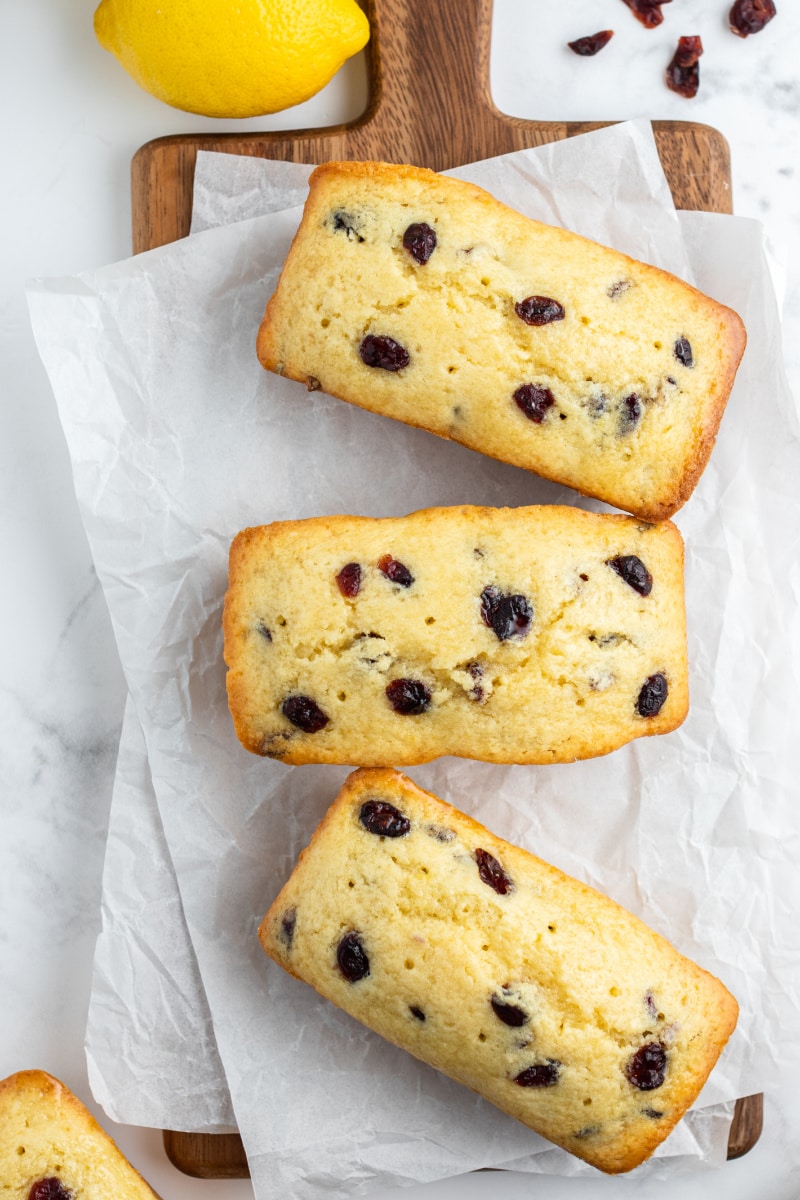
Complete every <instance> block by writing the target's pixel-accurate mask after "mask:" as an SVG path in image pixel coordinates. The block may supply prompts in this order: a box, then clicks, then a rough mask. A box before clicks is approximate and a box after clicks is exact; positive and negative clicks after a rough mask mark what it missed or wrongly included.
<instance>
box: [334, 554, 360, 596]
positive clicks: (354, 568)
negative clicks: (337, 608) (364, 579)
mask: <svg viewBox="0 0 800 1200" xmlns="http://www.w3.org/2000/svg"><path fill="white" fill-rule="evenodd" d="M336 582H337V584H338V586H339V591H340V592H341V593H342V595H343V596H344V597H345V598H346V599H347V600H352V599H353V597H354V596H357V595H358V593H359V592H360V591H361V567H360V565H359V564H358V563H357V562H351V563H347V564H346V566H344V567H342V569H341V571H340V572H339V574H338V575H337V576H336Z"/></svg>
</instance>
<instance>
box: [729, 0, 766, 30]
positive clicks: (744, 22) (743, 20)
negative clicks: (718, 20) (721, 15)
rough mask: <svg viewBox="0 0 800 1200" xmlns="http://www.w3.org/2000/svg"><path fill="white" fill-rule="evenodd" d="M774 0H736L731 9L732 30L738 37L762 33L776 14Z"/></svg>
mask: <svg viewBox="0 0 800 1200" xmlns="http://www.w3.org/2000/svg"><path fill="white" fill-rule="evenodd" d="M775 11H776V10H775V5H774V4H773V2H772V0H736V3H735V4H734V6H733V8H732V9H731V11H730V16H729V21H730V26H731V32H732V33H735V34H736V35H737V37H748V36H749V34H751V33H760V32H761V30H762V29H763V28H764V26H765V25H768V24H769V22H770V21H771V20H772V18H773V17H774V16H775Z"/></svg>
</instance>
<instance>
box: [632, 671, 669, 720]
mask: <svg viewBox="0 0 800 1200" xmlns="http://www.w3.org/2000/svg"><path fill="white" fill-rule="evenodd" d="M667 690H668V689H667V679H666V676H665V675H650V676H648V678H647V679H646V680H645V681H644V683H643V684H642V690H641V691H640V692H639V696H638V699H637V701H636V711H637V712H638V714H639V716H640V717H655V716H656V715H657V714H658V713H660V712H661V709H662V708H663V707H664V702H665V700H666V698H667Z"/></svg>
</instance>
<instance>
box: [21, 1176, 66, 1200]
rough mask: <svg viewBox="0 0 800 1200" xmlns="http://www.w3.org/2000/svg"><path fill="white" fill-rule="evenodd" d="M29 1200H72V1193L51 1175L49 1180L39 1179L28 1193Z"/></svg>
mask: <svg viewBox="0 0 800 1200" xmlns="http://www.w3.org/2000/svg"><path fill="white" fill-rule="evenodd" d="M28 1200H72V1192H71V1191H70V1190H69V1188H67V1187H64V1184H63V1183H62V1182H61V1180H60V1179H57V1178H56V1177H55V1176H54V1175H51V1176H50V1178H49V1179H37V1181H36V1183H34V1184H33V1185H32V1187H31V1190H30V1191H29V1192H28Z"/></svg>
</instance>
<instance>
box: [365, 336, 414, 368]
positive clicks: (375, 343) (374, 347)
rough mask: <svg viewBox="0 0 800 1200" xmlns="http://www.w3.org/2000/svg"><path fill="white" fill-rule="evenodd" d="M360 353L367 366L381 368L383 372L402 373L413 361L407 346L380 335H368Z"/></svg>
mask: <svg viewBox="0 0 800 1200" xmlns="http://www.w3.org/2000/svg"><path fill="white" fill-rule="evenodd" d="M358 352H359V354H360V355H361V361H362V362H363V363H364V365H365V366H367V367H380V368H381V370H383V371H402V369H403V367H407V366H408V364H409V362H410V361H411V360H410V358H409V354H408V351H407V350H406V348H405V346H401V345H400V343H399V342H396V341H395V340H394V338H390V337H384V336H381V335H380V334H374V333H368V334H367V336H366V337H365V338H364V340H363V341H362V343H361V345H360V346H359V348H358Z"/></svg>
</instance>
